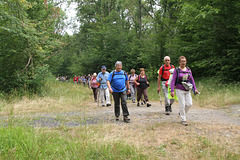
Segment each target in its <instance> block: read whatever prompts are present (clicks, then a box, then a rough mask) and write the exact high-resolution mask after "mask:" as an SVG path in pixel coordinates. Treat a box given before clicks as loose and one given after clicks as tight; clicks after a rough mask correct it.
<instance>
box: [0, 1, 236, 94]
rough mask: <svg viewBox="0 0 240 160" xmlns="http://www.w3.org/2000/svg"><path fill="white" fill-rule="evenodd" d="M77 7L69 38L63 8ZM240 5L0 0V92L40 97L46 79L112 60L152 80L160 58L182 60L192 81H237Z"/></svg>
mask: <svg viewBox="0 0 240 160" xmlns="http://www.w3.org/2000/svg"><path fill="white" fill-rule="evenodd" d="M66 2H67V3H68V4H71V3H74V4H75V5H76V10H77V15H76V18H77V21H78V22H79V24H80V25H79V26H75V27H76V28H75V29H76V30H78V32H77V31H76V32H74V34H73V35H68V34H67V33H66V32H64V28H66V26H67V25H68V24H67V23H65V22H64V20H65V19H66V17H67V16H66V13H65V12H64V10H63V9H62V8H61V7H60V6H61V4H62V3H66ZM239 11H240V1H237V0H214V1H212V0H195V1H192V0H68V1H63V0H2V1H1V2H0V65H1V67H0V84H1V85H0V92H1V93H0V94H5V93H7V94H10V93H13V92H14V91H19V92H23V91H26V90H27V91H29V92H31V93H39V92H41V88H42V85H43V84H44V82H45V81H46V79H47V78H48V77H51V75H53V76H55V77H57V76H59V75H68V76H71V77H73V76H74V75H81V74H92V73H94V72H99V71H100V67H101V66H102V65H106V66H107V69H108V71H111V70H113V69H114V63H115V62H116V61H122V62H123V69H124V70H125V71H128V72H129V71H130V69H132V68H134V69H136V70H137V71H138V69H139V68H142V67H144V68H145V69H146V74H147V75H148V77H149V78H150V79H152V80H156V77H157V70H158V69H159V67H160V66H161V65H162V64H163V57H164V56H167V55H168V56H170V57H171V60H172V64H174V65H175V66H178V57H179V56H181V55H183V56H185V57H186V58H187V64H188V66H189V67H190V68H191V69H192V71H193V73H194V77H196V78H200V79H207V78H209V77H214V78H216V79H219V80H220V81H222V82H226V83H232V82H239V81H240V75H239V73H240V66H239V61H240V54H239V51H240V34H239V33H240V13H239Z"/></svg>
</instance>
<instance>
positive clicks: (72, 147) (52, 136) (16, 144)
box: [0, 127, 147, 160]
mask: <svg viewBox="0 0 240 160" xmlns="http://www.w3.org/2000/svg"><path fill="white" fill-rule="evenodd" d="M83 134H84V133H83ZM86 134H87V133H86ZM0 158H1V159H24V160H25V159H34V160H37V159H41V160H42V159H64V160H65V159H69V160H70V159H71V160H73V159H88V160H89V159H94V160H95V159H137V160H139V159H146V158H147V157H146V156H145V155H143V154H140V153H139V151H138V150H137V149H136V148H135V147H134V146H131V145H128V144H126V143H124V142H109V143H105V144H104V143H96V142H92V141H90V140H89V139H87V135H85V136H83V137H82V138H80V139H77V138H72V137H70V136H68V135H67V134H63V133H62V132H58V133H52V132H51V133H49V132H48V133H47V132H45V133H44V132H43V131H41V130H36V129H32V128H23V127H5V128H3V127H2V128H0Z"/></svg>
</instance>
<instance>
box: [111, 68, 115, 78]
mask: <svg viewBox="0 0 240 160" xmlns="http://www.w3.org/2000/svg"><path fill="white" fill-rule="evenodd" d="M114 76H115V70H114V71H113V73H112V79H113V77H114Z"/></svg>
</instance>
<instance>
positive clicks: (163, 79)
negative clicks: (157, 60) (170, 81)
mask: <svg viewBox="0 0 240 160" xmlns="http://www.w3.org/2000/svg"><path fill="white" fill-rule="evenodd" d="M170 67H171V69H172V68H173V66H172V65H171V64H170ZM160 68H161V67H160ZM159 70H160V69H159ZM164 71H167V70H164V65H162V74H161V75H162V76H163V72H164ZM161 80H162V81H166V80H167V79H165V78H163V77H161Z"/></svg>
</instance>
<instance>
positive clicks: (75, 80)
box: [73, 75, 78, 84]
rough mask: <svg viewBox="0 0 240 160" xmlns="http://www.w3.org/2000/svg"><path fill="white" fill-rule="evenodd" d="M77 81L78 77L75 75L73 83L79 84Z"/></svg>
mask: <svg viewBox="0 0 240 160" xmlns="http://www.w3.org/2000/svg"><path fill="white" fill-rule="evenodd" d="M77 81H78V77H77V76H76V75H75V77H73V82H74V83H75V84H77Z"/></svg>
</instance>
